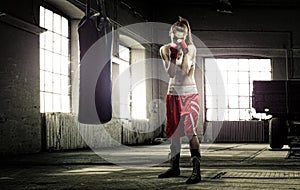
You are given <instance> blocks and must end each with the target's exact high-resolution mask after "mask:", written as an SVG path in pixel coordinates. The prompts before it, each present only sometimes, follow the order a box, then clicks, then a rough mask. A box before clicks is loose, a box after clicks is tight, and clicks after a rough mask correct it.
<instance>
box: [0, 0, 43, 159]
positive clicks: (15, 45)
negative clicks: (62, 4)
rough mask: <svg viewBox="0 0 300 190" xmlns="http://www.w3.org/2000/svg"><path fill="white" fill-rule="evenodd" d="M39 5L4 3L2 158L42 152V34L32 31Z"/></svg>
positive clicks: (0, 29)
mask: <svg viewBox="0 0 300 190" xmlns="http://www.w3.org/2000/svg"><path fill="white" fill-rule="evenodd" d="M38 6H39V1H38V0H25V1H18V0H11V1H1V3H0V7H1V10H0V11H1V12H2V13H5V14H6V15H5V16H1V19H0V42H1V43H0V52H1V56H0V68H1V69H0V72H1V78H0V88H1V93H0V99H1V101H0V102H1V103H0V155H10V154H23V153H34V152H38V151H40V149H41V119H40V107H39V105H40V98H39V85H40V79H39V35H38V34H35V33H34V32H33V31H31V30H32V29H33V30H34V29H36V28H37V27H35V26H34V25H37V23H38V15H39V14H38V8H39V7H38ZM20 9H21V10H20ZM7 18H12V20H13V21H10V22H8V23H7V22H5V19H7ZM20 20H21V23H23V25H21V26H17V25H19V24H20V22H19V21H20ZM24 23H25V24H24Z"/></svg>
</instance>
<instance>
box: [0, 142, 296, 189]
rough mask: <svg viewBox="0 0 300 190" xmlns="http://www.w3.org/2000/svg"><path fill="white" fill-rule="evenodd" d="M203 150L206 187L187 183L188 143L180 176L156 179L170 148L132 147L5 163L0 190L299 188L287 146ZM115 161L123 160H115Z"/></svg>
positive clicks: (20, 158) (38, 156)
mask: <svg viewBox="0 0 300 190" xmlns="http://www.w3.org/2000/svg"><path fill="white" fill-rule="evenodd" d="M201 146H202V147H201V150H202V166H201V167H202V168H201V171H202V182H201V183H198V184H194V185H186V184H185V180H186V179H187V178H188V177H189V175H190V173H191V166H190V162H189V160H190V156H189V150H188V146H187V145H186V144H184V145H183V147H182V157H181V161H180V164H181V175H180V176H179V177H175V178H169V179H158V178H157V175H158V174H159V173H161V172H163V171H165V170H166V169H167V168H168V166H169V164H168V162H163V163H162V162H161V160H159V158H162V157H165V158H167V156H166V154H167V153H168V151H169V145H167V144H166V145H160V146H153V145H152V146H136V147H131V148H132V149H133V150H134V151H132V150H117V151H111V150H108V149H102V150H95V151H91V150H80V151H66V152H52V153H38V154H34V155H24V156H18V157H11V158H1V165H0V168H1V172H0V189H1V190H6V189H12V190H17V189H55V190H60V189H74V190H75V189H139V190H141V189H214V190H215V189H222V190H227V189H228V190H229V189H230V190H232V189H251V190H253V189H264V190H267V189H272V190H274V189H276V190H277V189H300V158H299V157H298V156H296V157H292V158H289V159H288V158H287V156H288V153H289V149H288V148H287V147H284V149H282V150H278V151H271V150H269V146H268V145H267V144H212V145H207V144H202V145H201ZM103 152H106V153H107V154H103ZM101 154H102V155H104V157H105V159H106V160H104V159H103V158H101V157H100V156H99V155H101ZM107 155H109V156H111V157H107ZM116 157H118V158H122V159H115V160H113V158H116ZM147 158H151V159H147ZM149 160H150V161H149ZM159 162H160V163H159Z"/></svg>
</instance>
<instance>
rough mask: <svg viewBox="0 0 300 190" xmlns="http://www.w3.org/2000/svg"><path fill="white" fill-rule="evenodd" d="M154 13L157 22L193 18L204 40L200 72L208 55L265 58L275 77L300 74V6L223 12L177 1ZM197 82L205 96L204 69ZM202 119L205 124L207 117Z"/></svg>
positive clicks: (200, 47)
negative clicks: (299, 23) (270, 60)
mask: <svg viewBox="0 0 300 190" xmlns="http://www.w3.org/2000/svg"><path fill="white" fill-rule="evenodd" d="M153 15H154V21H156V22H164V23H170V24H172V23H173V22H174V21H176V19H177V17H178V16H182V17H185V18H187V19H188V20H189V21H190V25H191V29H192V34H193V35H194V37H195V38H198V39H199V40H200V41H202V42H203V44H200V45H198V46H197V53H198V57H197V59H198V65H197V66H198V68H199V71H203V62H202V61H201V60H203V58H205V57H210V56H213V57H229V56H230V57H235V58H236V57H247V58H257V57H261V58H270V59H272V68H273V73H272V74H273V79H283V80H284V79H286V78H287V77H288V75H289V77H290V78H295V77H298V78H299V76H300V69H299V66H297V65H299V60H300V59H299V52H300V51H299V50H300V49H299V47H300V28H299V27H296V26H297V25H298V22H299V20H300V15H299V7H287V6H281V7H276V8H275V7H270V6H255V7H254V6H240V7H234V11H233V14H221V13H218V12H217V11H216V10H215V9H214V8H213V7H212V6H211V7H209V5H203V4H202V5H199V6H191V5H190V4H189V3H188V2H187V3H186V4H184V2H181V3H180V4H179V3H176V2H174V3H172V4H170V5H169V7H168V9H164V8H162V7H157V8H156V9H155V10H154V13H153ZM207 50H209V51H207ZM287 68H289V72H290V74H289V72H287V70H286V69H287ZM196 82H197V84H200V85H198V86H199V87H200V94H201V95H202V97H203V96H204V95H205V94H204V88H203V86H204V85H203V84H204V77H203V75H201V72H200V73H199V74H197V73H196ZM162 88H163V87H162ZM202 115H205V105H204V104H202ZM200 118H201V119H202V121H200V123H201V125H202V124H203V125H205V123H206V121H205V117H200ZM199 127H202V126H199Z"/></svg>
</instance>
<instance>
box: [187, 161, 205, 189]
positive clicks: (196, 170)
mask: <svg viewBox="0 0 300 190" xmlns="http://www.w3.org/2000/svg"><path fill="white" fill-rule="evenodd" d="M192 163H193V172H192V175H191V176H190V177H189V179H188V180H187V181H186V184H195V183H198V182H200V181H201V174H200V157H196V156H194V157H192Z"/></svg>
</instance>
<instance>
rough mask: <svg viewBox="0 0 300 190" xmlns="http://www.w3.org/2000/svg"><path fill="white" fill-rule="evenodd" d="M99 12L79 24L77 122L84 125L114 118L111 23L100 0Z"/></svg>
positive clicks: (88, 4) (87, 15)
mask: <svg viewBox="0 0 300 190" xmlns="http://www.w3.org/2000/svg"><path fill="white" fill-rule="evenodd" d="M98 9H99V10H98V11H99V13H97V14H93V15H91V14H90V0H87V7H86V15H85V17H83V18H82V20H81V21H80V23H79V26H78V34H79V47H80V76H79V81H80V83H79V112H78V121H79V122H80V123H84V124H100V123H106V122H108V121H110V120H111V117H112V95H111V94H112V78H111V65H112V63H111V58H112V42H113V36H112V25H111V23H110V21H109V19H108V18H107V17H106V15H105V11H104V10H103V4H102V3H101V1H100V2H98Z"/></svg>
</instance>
